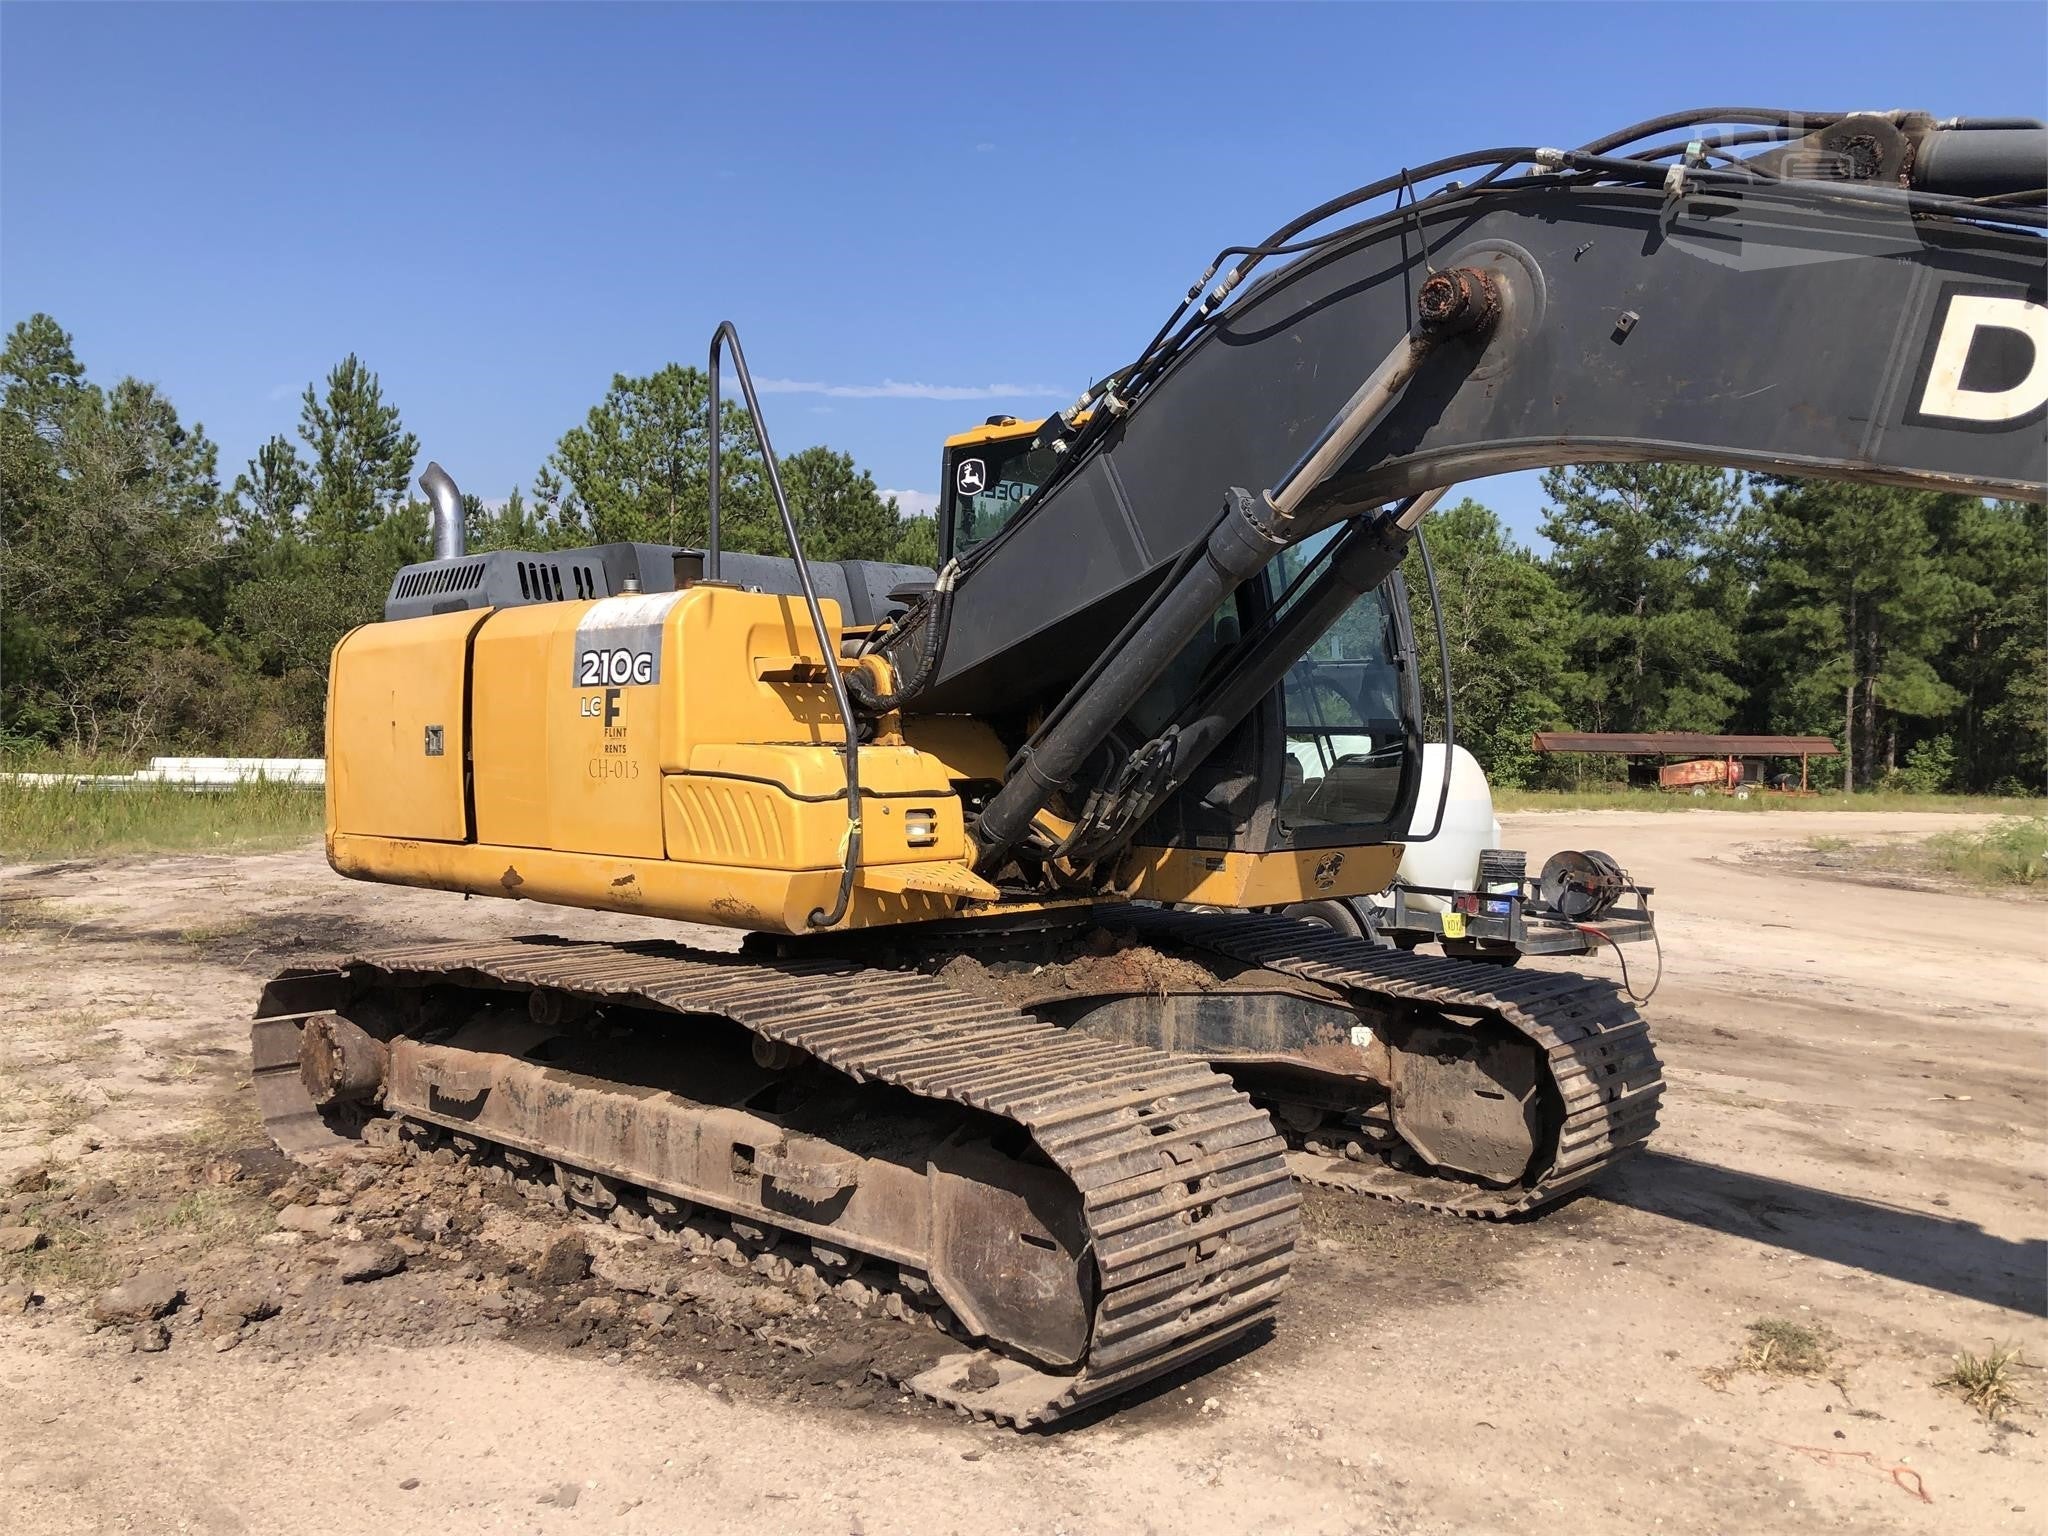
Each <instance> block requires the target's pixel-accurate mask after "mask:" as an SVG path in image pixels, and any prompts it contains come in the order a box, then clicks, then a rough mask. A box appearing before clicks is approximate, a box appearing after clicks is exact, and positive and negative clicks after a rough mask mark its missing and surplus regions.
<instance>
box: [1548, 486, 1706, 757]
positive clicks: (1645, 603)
mask: <svg viewBox="0 0 2048 1536" xmlns="http://www.w3.org/2000/svg"><path fill="white" fill-rule="evenodd" d="M1543 489H1544V492H1545V493H1546V494H1547V495H1548V496H1549V497H1550V498H1551V502H1552V505H1551V506H1550V508H1549V509H1548V510H1547V511H1546V513H1545V515H1544V521H1543V533H1544V536H1545V537H1546V538H1548V539H1549V540H1550V541H1551V544H1552V546H1553V550H1554V552H1553V554H1552V555H1551V558H1550V560H1549V567H1550V570H1551V572H1552V574H1553V575H1554V576H1555V578H1556V580H1557V584H1558V587H1559V589H1560V590H1561V591H1562V592H1563V593H1564V595H1565V597H1566V599H1567V600H1568V601H1569V603H1570V604H1571V606H1572V608H1573V610H1574V618H1573V623H1572V625H1571V632H1570V637H1569V641H1568V645H1569V653H1570V657H1571V661H1572V665H1573V671H1574V672H1575V674H1576V678H1575V680H1574V686H1573V688H1572V690H1571V697H1570V699H1569V700H1568V703H1569V705H1570V707H1571V709H1572V712H1573V714H1574V715H1575V717H1576V718H1577V720H1578V722H1579V723H1580V724H1581V725H1582V726H1583V727H1584V728H1588V729H1593V730H1609V731H1613V730H1634V731H1716V730H1720V729H1721V728H1722V727H1723V726H1724V725H1726V724H1727V722H1728V720H1729V718H1730V716H1731V715H1733V714H1734V712H1735V710H1736V708H1737V707H1738V705H1739V704H1740V703H1741V700H1742V689H1741V686H1740V685H1739V684H1738V683H1737V682H1736V681H1735V679H1734V678H1733V677H1732V676H1731V675H1730V674H1731V673H1732V671H1733V670H1734V667H1735V664H1736V660H1737V656H1738V640H1737V628H1738V624H1739V620H1740V616H1741V611H1742V607H1743V602H1744V593H1743V590H1742V587H1741V584H1740V583H1739V581H1738V580H1736V578H1735V569H1734V562H1733V560H1732V558H1731V553H1732V552H1731V539H1732V536H1733V530H1734V524H1735V517H1736V512H1737V508H1738V506H1739V500H1740V498H1739V485H1738V483H1737V482H1736V480H1735V479H1734V478H1733V477H1731V476H1729V475H1727V474H1724V473H1722V472H1721V471H1719V470H1713V469H1704V468H1700V467H1698V466H1696V465H1689V464H1591V465H1580V466H1576V467H1573V468H1569V469H1553V470H1549V471H1546V472H1545V474H1544V476H1543Z"/></svg>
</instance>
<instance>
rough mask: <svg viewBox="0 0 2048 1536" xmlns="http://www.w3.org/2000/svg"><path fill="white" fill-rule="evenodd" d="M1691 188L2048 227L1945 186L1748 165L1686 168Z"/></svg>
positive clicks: (1566, 154)
mask: <svg viewBox="0 0 2048 1536" xmlns="http://www.w3.org/2000/svg"><path fill="white" fill-rule="evenodd" d="M1544 156H1545V160H1544V163H1546V164H1551V165H1556V166H1558V167H1560V168H1562V169H1566V170H1574V171H1590V172H1594V173H1596V174H1598V175H1600V176H1603V177H1614V178H1616V179H1619V180H1622V181H1633V182H1636V183H1639V184H1647V185H1658V184H1662V183H1663V182H1664V181H1665V179H1666V178H1667V177H1668V176H1669V175H1670V174H1671V172H1672V171H1673V170H1674V169H1676V167H1672V166H1665V165H1654V164H1651V163H1650V162H1648V161H1644V160H1617V159H1613V158H1611V157H1607V156H1601V155H1588V154H1584V153H1582V152H1581V151H1579V150H1575V149H1570V150H1554V151H1552V150H1546V151H1545V152H1544ZM1685 178H1686V185H1687V189H1688V190H1689V191H1697V192H1716V191H1756V190H1759V189H1760V188H1781V187H1796V188H1797V189H1798V196H1799V198H1800V200H1801V201H1805V202H1811V201H1821V202H1832V203H1842V204H1846V205H1849V206H1852V207H1858V206H1860V207H1864V208H1885V209H1893V210H1898V209H1903V210H1904V211H1906V212H1907V213H1922V214H1931V215H1937V216H1945V217H1950V218H1967V219H1969V220H1971V221H1972V222H1974V223H1979V224H1990V223H1999V224H2017V225H2022V226H2025V227H2027V228H2033V229H2039V228H2043V227H2048V215H2041V214H2037V213H2036V212H2035V211H2034V210H2033V209H2030V208H2000V207H1990V206H1987V205H1985V204H1983V203H1973V202H1971V201H1969V200H1967V199H1965V198H1961V197H1955V196H1950V195H1948V194H1946V193H1941V192H1923V191H1919V190H1915V189H1911V188H1906V187H1893V186H1879V185H1877V184H1875V183H1873V182H1833V181H1799V182H1790V181H1784V180H1780V179H1778V178H1776V177H1770V178H1765V177H1760V176H1757V175H1755V174H1753V173H1750V172H1745V171H1724V170H1718V169H1708V168H1705V167H1702V168H1699V169H1695V170H1688V171H1686V172H1685Z"/></svg>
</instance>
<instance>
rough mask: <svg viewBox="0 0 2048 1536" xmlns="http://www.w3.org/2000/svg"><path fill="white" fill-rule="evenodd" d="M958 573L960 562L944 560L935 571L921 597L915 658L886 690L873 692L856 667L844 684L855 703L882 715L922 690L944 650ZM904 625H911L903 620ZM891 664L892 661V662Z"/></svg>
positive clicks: (866, 676) (864, 672) (864, 671)
mask: <svg viewBox="0 0 2048 1536" xmlns="http://www.w3.org/2000/svg"><path fill="white" fill-rule="evenodd" d="M959 577H960V562H959V561H957V560H948V561H947V562H946V568H945V569H944V570H942V571H940V572H939V574H938V579H937V580H936V581H934V582H933V583H932V590H931V593H930V595H929V596H928V597H927V598H926V599H925V603H924V611H923V613H922V615H921V618H922V620H923V624H924V643H923V644H922V645H921V646H919V647H918V653H917V660H916V663H915V665H913V666H912V668H911V670H910V671H908V672H906V673H904V674H903V675H902V676H901V677H900V678H899V679H898V680H897V683H896V686H895V687H894V688H893V689H891V690H890V691H889V692H888V693H877V692H875V686H874V684H873V683H872V682H870V681H869V680H868V672H867V669H866V668H865V667H863V668H859V669H856V670H855V672H854V673H853V675H852V678H851V679H850V681H849V682H848V684H847V689H848V691H849V692H850V693H851V694H852V696H853V700H854V702H855V703H857V704H858V705H860V707H861V708H862V709H864V710H866V711H867V712H868V713H869V714H871V715H885V714H887V713H888V712H889V711H890V710H892V709H901V708H902V707H903V706H904V705H905V704H907V703H909V702H910V701H911V700H912V699H914V698H916V697H917V695H918V694H919V693H920V692H921V691H922V690H923V688H924V685H925V684H926V683H927V682H929V681H930V680H931V676H932V673H933V672H934V671H936V670H937V668H938V665H939V661H940V659H941V658H942V657H943V656H944V655H945V654H946V639H947V637H948V636H949V635H950V634H951V633H952V629H953V586H954V583H955V582H956V581H958V580H959ZM904 627H905V628H906V629H909V628H913V627H915V625H914V623H906V624H905V626H904ZM892 664H893V663H892Z"/></svg>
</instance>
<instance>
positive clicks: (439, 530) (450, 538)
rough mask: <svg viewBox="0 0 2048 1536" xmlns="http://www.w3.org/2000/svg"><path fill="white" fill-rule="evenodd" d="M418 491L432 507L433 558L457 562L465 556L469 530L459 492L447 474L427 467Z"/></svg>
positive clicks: (436, 465)
mask: <svg viewBox="0 0 2048 1536" xmlns="http://www.w3.org/2000/svg"><path fill="white" fill-rule="evenodd" d="M420 489H421V490H423V491H425V492H426V493H427V500H429V501H431V502H432V503H433V504H434V512H433V529H434V558H435V559H436V560H459V559H461V558H462V556H464V555H466V554H468V553H469V528H468V525H467V524H466V523H465V522H464V521H463V516H462V492H461V491H459V490H457V489H456V488H455V481H454V479H453V478H452V477H451V476H450V475H449V473H448V471H447V470H445V469H443V468H442V467H441V466H440V465H438V464H433V463H429V464H428V465H427V472H426V473H425V474H423V475H421V476H420Z"/></svg>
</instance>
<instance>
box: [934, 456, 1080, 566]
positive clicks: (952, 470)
mask: <svg viewBox="0 0 2048 1536" xmlns="http://www.w3.org/2000/svg"><path fill="white" fill-rule="evenodd" d="M1032 435H1033V434H1026V435H1021V436H1018V437H1013V438H1007V439H1004V438H997V439H993V440H991V441H989V442H985V443H967V444H964V445H963V446H961V447H958V448H952V449H948V450H947V453H946V480H947V521H948V526H949V527H950V528H951V530H952V535H953V543H952V550H953V553H954V554H956V555H960V554H965V553H966V552H967V551H968V550H970V549H972V548H973V547H974V546H975V545H977V544H985V543H987V542H988V541H989V540H990V539H992V538H994V537H995V536H996V535H997V534H998V533H1001V532H1002V531H1003V529H1004V528H1006V527H1008V526H1009V523H1010V519H1011V518H1013V517H1015V516H1016V515H1017V512H1018V509H1020V508H1021V507H1022V506H1023V505H1024V503H1025V501H1026V500H1027V499H1028V498H1029V497H1030V496H1031V493H1032V492H1034V491H1036V490H1037V489H1038V488H1039V487H1040V486H1041V485H1043V484H1044V483H1045V482H1046V481H1047V480H1048V479H1050V478H1051V477H1052V472H1053V467H1054V466H1055V465H1056V464H1057V463H1058V462H1059V455H1057V454H1055V453H1054V452H1053V451H1052V449H1051V448H1050V447H1045V448H1034V447H1032V446H1031V437H1032Z"/></svg>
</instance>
